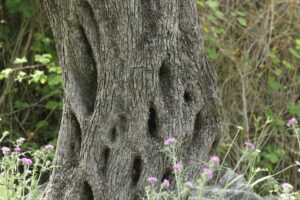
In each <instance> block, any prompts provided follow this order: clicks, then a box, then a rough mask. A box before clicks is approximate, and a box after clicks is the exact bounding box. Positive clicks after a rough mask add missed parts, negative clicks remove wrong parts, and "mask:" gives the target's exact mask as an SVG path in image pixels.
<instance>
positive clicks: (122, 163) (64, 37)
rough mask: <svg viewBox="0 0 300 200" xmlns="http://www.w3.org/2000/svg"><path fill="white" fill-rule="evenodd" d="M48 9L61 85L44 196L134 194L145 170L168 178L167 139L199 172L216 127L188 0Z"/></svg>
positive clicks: (209, 77)
mask: <svg viewBox="0 0 300 200" xmlns="http://www.w3.org/2000/svg"><path fill="white" fill-rule="evenodd" d="M45 5H46V8H47V11H48V14H49V18H50V22H51V26H52V29H53V33H54V37H55V40H56V44H57V50H58V54H59V57H60V62H61V66H62V69H63V78H64V89H65V95H64V96H65V99H64V109H63V116H62V123H61V129H60V133H59V139H58V146H57V152H56V158H57V160H56V168H55V169H54V171H53V174H52V176H51V179H50V183H49V185H48V187H47V193H46V196H45V199H47V200H60V199H64V200H67V199H70V200H85V199H87V200H89V199H95V200H104V199H108V200H111V199H140V198H141V195H142V194H143V190H144V187H145V185H146V184H147V183H146V178H147V177H148V176H149V175H152V176H157V177H159V178H160V179H162V178H163V177H166V176H168V175H169V174H170V163H169V161H168V160H167V159H166V158H165V157H164V156H163V155H162V154H161V153H160V152H159V150H160V149H161V148H162V144H163V140H165V139H166V138H168V137H169V136H171V135H172V136H176V137H177V138H178V140H184V143H183V144H182V145H181V146H180V147H179V149H178V156H179V157H180V159H181V160H182V161H183V163H184V165H185V166H188V167H189V168H188V170H187V176H188V177H193V176H195V175H197V174H198V173H199V172H200V168H201V165H202V162H203V161H205V160H206V159H207V157H208V155H209V151H210V149H211V147H212V144H213V142H214V140H215V138H216V137H217V135H218V133H219V129H220V127H219V118H218V115H217V112H216V106H215V101H216V95H215V81H214V74H213V71H212V69H211V67H210V66H209V65H208V63H207V61H206V58H205V55H204V50H203V41H202V40H201V33H200V27H199V23H198V18H197V10H196V3H195V2H194V0H171V1H162V0H126V1H125V0H124V1H117V0H63V1H62V0H46V1H45Z"/></svg>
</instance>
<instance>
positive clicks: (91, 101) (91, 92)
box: [75, 26, 97, 115]
mask: <svg viewBox="0 0 300 200" xmlns="http://www.w3.org/2000/svg"><path fill="white" fill-rule="evenodd" d="M79 32H80V35H81V39H82V42H83V44H85V51H86V52H85V53H86V57H88V63H86V65H89V67H87V68H89V69H91V70H86V71H87V73H88V76H86V77H85V78H86V80H82V81H80V80H79V81H78V82H81V83H80V84H79V87H81V88H78V89H80V90H81V96H82V99H83V101H84V105H83V106H85V107H86V111H87V114H88V115H90V114H92V113H93V111H94V106H95V101H96V94H97V67H96V66H97V65H96V61H95V59H96V58H95V56H94V54H93V50H92V47H91V44H90V42H89V40H88V38H87V35H86V33H85V30H84V28H83V27H82V26H79ZM75 73H76V72H75Z"/></svg>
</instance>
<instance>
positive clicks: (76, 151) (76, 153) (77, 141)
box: [70, 115, 82, 166]
mask: <svg viewBox="0 0 300 200" xmlns="http://www.w3.org/2000/svg"><path fill="white" fill-rule="evenodd" d="M71 123H72V126H71V127H73V128H74V129H73V130H74V132H73V133H74V137H72V139H71V140H72V142H71V148H70V150H71V154H72V155H70V157H71V158H73V159H74V160H75V163H74V165H76V166H77V165H78V163H79V158H80V150H81V137H82V133H81V128H80V124H79V122H78V120H77V118H76V117H75V115H71Z"/></svg>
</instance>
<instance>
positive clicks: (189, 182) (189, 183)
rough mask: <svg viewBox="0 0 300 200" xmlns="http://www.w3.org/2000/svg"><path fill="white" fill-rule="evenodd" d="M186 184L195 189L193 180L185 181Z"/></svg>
mask: <svg viewBox="0 0 300 200" xmlns="http://www.w3.org/2000/svg"><path fill="white" fill-rule="evenodd" d="M185 185H186V186H187V187H188V188H190V189H193V188H194V185H193V183H192V182H191V181H187V182H186V183H185Z"/></svg>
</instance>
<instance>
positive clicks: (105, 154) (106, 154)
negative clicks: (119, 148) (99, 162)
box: [102, 147, 110, 171]
mask: <svg viewBox="0 0 300 200" xmlns="http://www.w3.org/2000/svg"><path fill="white" fill-rule="evenodd" d="M109 155H110V149H109V148H108V147H107V148H105V149H104V151H103V154H102V156H103V168H104V169H103V170H104V171H106V169H107V165H108V161H109Z"/></svg>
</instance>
